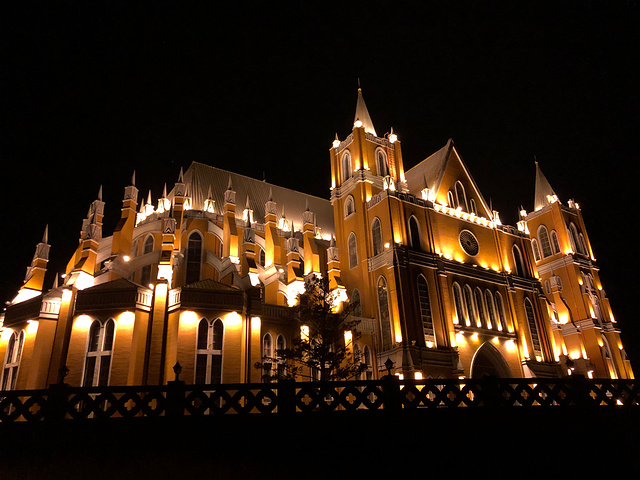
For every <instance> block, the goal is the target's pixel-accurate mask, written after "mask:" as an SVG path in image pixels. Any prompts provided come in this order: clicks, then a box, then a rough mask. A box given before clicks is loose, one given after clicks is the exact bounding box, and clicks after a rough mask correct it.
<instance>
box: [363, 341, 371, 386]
mask: <svg viewBox="0 0 640 480" xmlns="http://www.w3.org/2000/svg"><path fill="white" fill-rule="evenodd" d="M362 363H364V364H365V367H366V368H365V371H364V373H365V378H366V379H367V380H372V379H373V363H372V362H371V349H370V348H369V346H368V345H365V346H364V349H363V353H362Z"/></svg>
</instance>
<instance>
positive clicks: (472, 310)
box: [464, 285, 476, 327]
mask: <svg viewBox="0 0 640 480" xmlns="http://www.w3.org/2000/svg"><path fill="white" fill-rule="evenodd" d="M464 305H465V309H466V312H465V313H466V314H467V315H466V317H465V319H464V322H465V324H466V325H467V327H470V326H471V319H472V318H476V307H475V305H474V304H473V293H472V292H471V287H470V286H469V285H465V286H464Z"/></svg>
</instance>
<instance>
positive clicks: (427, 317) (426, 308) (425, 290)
mask: <svg viewBox="0 0 640 480" xmlns="http://www.w3.org/2000/svg"><path fill="white" fill-rule="evenodd" d="M417 285H418V305H419V307H420V318H421V319H422V331H423V333H424V343H425V345H426V346H427V347H429V348H431V347H435V342H436V338H435V335H434V331H433V319H432V318H431V304H430V302H429V287H428V285H427V279H426V278H424V276H423V275H418V281H417Z"/></svg>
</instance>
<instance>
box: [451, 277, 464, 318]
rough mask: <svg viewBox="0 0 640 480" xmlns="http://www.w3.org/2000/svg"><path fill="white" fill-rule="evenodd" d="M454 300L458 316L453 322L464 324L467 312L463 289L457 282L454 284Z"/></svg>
mask: <svg viewBox="0 0 640 480" xmlns="http://www.w3.org/2000/svg"><path fill="white" fill-rule="evenodd" d="M453 302H454V306H455V308H456V316H455V318H454V319H453V323H455V324H457V325H464V324H465V318H466V314H465V311H464V303H463V301H462V290H460V285H458V284H457V283H454V284H453Z"/></svg>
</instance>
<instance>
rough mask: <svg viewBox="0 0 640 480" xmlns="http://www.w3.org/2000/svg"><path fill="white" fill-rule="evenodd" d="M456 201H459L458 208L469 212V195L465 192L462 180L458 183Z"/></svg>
mask: <svg viewBox="0 0 640 480" xmlns="http://www.w3.org/2000/svg"><path fill="white" fill-rule="evenodd" d="M455 188H456V200H457V206H458V207H460V208H462V209H463V210H464V211H465V212H468V211H469V207H468V205H467V194H466V193H465V191H464V186H463V185H462V182H461V181H460V180H458V181H457V182H456V187H455Z"/></svg>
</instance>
